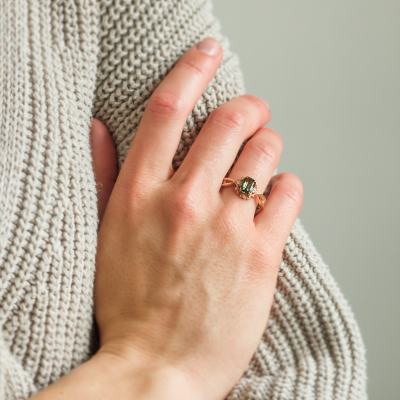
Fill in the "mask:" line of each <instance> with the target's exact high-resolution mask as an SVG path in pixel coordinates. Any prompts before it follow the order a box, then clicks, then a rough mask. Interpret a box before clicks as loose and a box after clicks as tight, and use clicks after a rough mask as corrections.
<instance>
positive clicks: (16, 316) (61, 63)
mask: <svg viewBox="0 0 400 400" xmlns="http://www.w3.org/2000/svg"><path fill="white" fill-rule="evenodd" d="M207 36H213V37H216V38H217V39H218V40H219V41H220V42H221V44H222V46H223V48H224V60H223V63H222V65H221V67H220V69H219V70H218V73H217V74H216V76H215V78H214V79H213V81H212V82H211V84H210V85H209V86H208V88H207V89H206V91H205V92H204V94H203V96H202V97H201V99H200V100H199V101H198V103H197V105H196V107H195V108H194V110H193V112H192V113H191V115H190V116H189V118H188V120H187V123H186V125H185V127H184V130H183V133H182V139H181V142H180V144H179V147H178V149H177V153H176V156H175V159H174V168H178V167H179V165H180V163H181V162H182V160H183V158H184V157H185V155H186V154H187V152H188V150H189V148H190V146H191V145H192V143H193V141H194V140H195V138H196V136H197V134H198V132H199V130H200V129H201V127H202V126H203V124H204V122H205V120H206V119H207V117H208V115H209V114H210V113H211V112H212V110H213V109H215V108H216V107H218V106H219V105H221V104H222V103H224V102H226V101H227V100H230V99H232V98H234V97H236V96H238V95H241V94H242V93H244V87H243V83H242V77H241V73H240V70H239V68H238V61H237V58H236V57H235V56H234V55H233V54H232V53H231V52H230V51H229V48H228V43H227V40H226V39H225V38H224V37H223V36H221V34H220V32H219V25H218V22H217V21H216V19H215V18H214V17H213V16H212V14H211V6H210V4H209V2H208V0H99V1H98V2H97V1H96V0H12V1H10V0H0V55H1V58H0V126H1V134H0V327H1V329H0V398H1V399H26V398H28V397H29V396H31V395H32V394H33V393H35V392H36V391H38V390H40V389H42V388H44V387H46V386H47V385H49V384H50V383H51V382H54V381H56V380H57V379H59V378H60V377H61V376H62V375H64V374H66V373H68V372H69V371H70V370H71V369H72V368H74V367H76V366H77V365H79V364H81V363H82V362H83V361H85V360H87V359H88V358H89V357H90V355H91V354H92V348H91V343H92V337H93V335H92V332H93V310H92V291H93V277H94V271H95V262H94V261H95V252H96V231H97V209H96V187H95V182H94V176H93V170H92V164H91V153H90V147H89V127H90V118H91V116H92V115H94V116H95V117H97V118H99V119H100V120H102V121H103V122H104V123H105V124H106V125H107V126H108V128H109V129H110V131H111V132H112V134H113V137H114V140H115V143H116V146H117V150H118V158H119V163H120V165H121V164H122V163H123V161H124V159H125V157H126V155H127V152H128V150H129V146H130V144H131V142H132V140H133V138H134V136H135V132H136V130H137V127H138V125H139V123H140V119H141V116H142V114H143V111H144V109H145V107H146V104H147V101H148V99H149V97H150V95H151V94H152V92H153V91H154V89H155V88H156V86H157V85H158V84H159V83H160V81H161V80H162V79H163V77H164V76H165V75H166V74H167V72H168V71H169V70H170V68H171V67H172V66H173V64H174V63H175V62H176V60H177V59H178V58H179V57H180V56H181V55H182V54H183V53H184V52H185V51H186V50H187V49H188V48H189V47H190V46H192V45H193V44H194V43H196V42H198V41H200V40H201V39H203V38H205V37H207ZM365 385H366V373H365V359H364V347H363V343H362V340H361V337H360V333H359V330H358V327H357V325H356V322H355V320H354V317H353V314H352V313H351V311H350V309H349V306H348V305H347V303H346V301H345V300H344V299H343V296H342V294H341V292H340V290H339V289H338V287H337V285H336V283H335V282H334V280H333V279H332V277H331V275H330V274H329V271H328V269H327V267H326V266H325V265H324V263H323V262H322V260H321V258H320V257H319V255H318V254H317V253H316V251H315V249H314V247H313V246H312V244H311V242H310V240H309V238H308V237H307V236H306V234H305V232H304V230H303V229H302V227H301V226H300V225H299V223H296V225H295V227H294V228H293V230H292V233H291V234H290V236H289V238H288V240H287V243H286V247H285V250H284V253H283V259H282V263H281V266H280V271H279V278H278V285H277V289H276V293H275V297H274V302H273V306H272V312H271V317H270V320H269V323H268V327H267V329H266V331H265V334H264V336H263V338H262V341H261V343H260V346H259V348H258V350H257V352H256V354H255V356H254V358H253V360H252V361H251V363H250V365H249V367H248V369H247V371H246V373H245V375H244V376H243V378H242V379H241V380H240V382H239V383H238V384H237V386H236V387H235V388H234V389H233V391H232V393H231V394H230V396H229V399H230V400H239V399H240V400H244V399H249V400H250V399H281V400H283V399H318V400H320V399H340V400H341V399H365V398H366V393H365Z"/></svg>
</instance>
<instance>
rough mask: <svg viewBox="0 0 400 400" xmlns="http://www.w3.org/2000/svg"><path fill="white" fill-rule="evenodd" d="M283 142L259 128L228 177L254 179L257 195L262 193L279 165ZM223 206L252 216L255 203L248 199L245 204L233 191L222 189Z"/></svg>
mask: <svg viewBox="0 0 400 400" xmlns="http://www.w3.org/2000/svg"><path fill="white" fill-rule="evenodd" d="M282 148H283V142H282V139H281V137H280V136H279V135H278V134H277V133H276V132H274V131H273V130H271V129H268V128H261V129H259V130H258V131H257V132H256V133H255V134H254V135H253V137H252V138H251V139H250V140H249V141H248V142H247V143H246V145H245V147H244V149H243V151H242V153H241V154H240V156H239V158H238V160H237V162H236V164H235V165H234V167H233V169H232V171H231V173H230V174H229V177H230V178H231V179H234V180H239V179H241V178H243V177H245V176H250V177H252V178H254V179H255V180H256V182H257V185H258V193H263V192H264V189H265V188H266V186H267V184H268V182H269V181H270V179H271V177H272V174H273V173H274V171H275V169H276V167H277V166H278V163H279V158H280V155H281V153H282ZM221 195H222V196H223V198H224V200H225V204H227V203H230V205H229V206H232V207H233V208H234V209H236V211H234V212H237V211H239V210H240V212H241V213H242V212H244V210H245V209H246V210H248V214H249V216H252V215H254V210H255V207H256V202H255V200H254V199H249V200H248V201H246V202H243V200H242V199H241V198H240V197H239V196H238V195H237V194H236V192H235V191H234V190H226V189H224V190H223V191H222V192H221Z"/></svg>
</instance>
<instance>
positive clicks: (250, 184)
mask: <svg viewBox="0 0 400 400" xmlns="http://www.w3.org/2000/svg"><path fill="white" fill-rule="evenodd" d="M255 187H256V181H255V180H254V179H253V178H250V177H249V176H246V177H245V178H243V180H242V182H241V184H240V191H241V192H242V193H244V194H245V195H247V196H249V195H251V194H252V193H253V190H254V188H255Z"/></svg>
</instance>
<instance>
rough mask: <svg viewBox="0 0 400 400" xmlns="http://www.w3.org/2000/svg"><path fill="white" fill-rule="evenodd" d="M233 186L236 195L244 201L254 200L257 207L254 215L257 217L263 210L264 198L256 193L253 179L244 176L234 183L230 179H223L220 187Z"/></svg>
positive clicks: (256, 186)
mask: <svg viewBox="0 0 400 400" xmlns="http://www.w3.org/2000/svg"><path fill="white" fill-rule="evenodd" d="M233 185H235V190H236V193H237V194H238V196H239V197H240V198H242V199H244V200H249V199H252V198H255V199H256V203H257V207H256V211H255V214H254V215H257V214H258V213H259V212H260V211H261V210H262V209H263V208H264V205H265V202H266V198H265V197H264V196H263V195H262V194H259V193H258V185H257V182H256V180H255V179H254V178H252V177H251V176H244V177H243V178H240V179H239V180H236V181H235V180H233V179H231V178H224V179H223V181H222V185H221V187H226V186H233Z"/></svg>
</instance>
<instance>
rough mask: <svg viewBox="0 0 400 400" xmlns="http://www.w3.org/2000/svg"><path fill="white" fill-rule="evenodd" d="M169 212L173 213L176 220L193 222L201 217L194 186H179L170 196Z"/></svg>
mask: <svg viewBox="0 0 400 400" xmlns="http://www.w3.org/2000/svg"><path fill="white" fill-rule="evenodd" d="M168 210H169V212H171V213H172V214H173V217H174V220H175V221H176V222H179V221H182V220H183V221H184V222H188V223H193V222H195V221H198V220H199V219H200V218H201V207H199V197H198V195H197V193H196V188H195V187H191V186H187V187H181V188H179V189H178V190H176V192H174V193H173V194H172V195H171V196H170V204H169V207H168Z"/></svg>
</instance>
